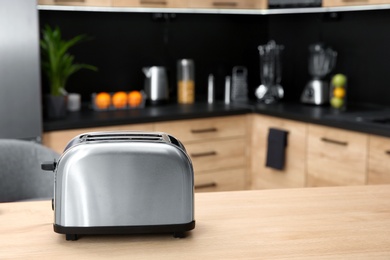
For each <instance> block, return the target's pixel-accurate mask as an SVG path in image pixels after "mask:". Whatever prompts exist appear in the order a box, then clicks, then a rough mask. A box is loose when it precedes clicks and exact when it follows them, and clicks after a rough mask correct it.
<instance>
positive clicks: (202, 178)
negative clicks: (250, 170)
mask: <svg viewBox="0 0 390 260" xmlns="http://www.w3.org/2000/svg"><path fill="white" fill-rule="evenodd" d="M245 188H246V187H245V170H244V169H242V168H238V169H230V170H221V171H212V172H205V173H201V174H195V192H210V191H232V190H244V189H245Z"/></svg>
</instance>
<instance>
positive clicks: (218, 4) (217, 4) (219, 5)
mask: <svg viewBox="0 0 390 260" xmlns="http://www.w3.org/2000/svg"><path fill="white" fill-rule="evenodd" d="M213 6H216V7H224V6H226V7H236V6H237V2H213Z"/></svg>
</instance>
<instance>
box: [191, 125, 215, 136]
mask: <svg viewBox="0 0 390 260" xmlns="http://www.w3.org/2000/svg"><path fill="white" fill-rule="evenodd" d="M217 131H218V129H217V128H215V127H210V128H204V129H191V133H193V134H203V133H211V132H217Z"/></svg>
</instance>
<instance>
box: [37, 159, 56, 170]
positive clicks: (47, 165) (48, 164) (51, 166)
mask: <svg viewBox="0 0 390 260" xmlns="http://www.w3.org/2000/svg"><path fill="white" fill-rule="evenodd" d="M56 166H57V162H55V161H54V162H43V163H42V164H41V169H42V170H44V171H52V172H54V170H55V168H56Z"/></svg>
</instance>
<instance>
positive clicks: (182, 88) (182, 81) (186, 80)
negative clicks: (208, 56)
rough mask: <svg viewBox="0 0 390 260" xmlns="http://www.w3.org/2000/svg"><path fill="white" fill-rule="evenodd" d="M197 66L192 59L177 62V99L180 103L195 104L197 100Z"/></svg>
mask: <svg viewBox="0 0 390 260" xmlns="http://www.w3.org/2000/svg"><path fill="white" fill-rule="evenodd" d="M194 76H195V68H194V61H193V60H191V59H181V60H179V61H178V62H177V101H178V103H179V104H193V103H194V101H195V79H194Z"/></svg>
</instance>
